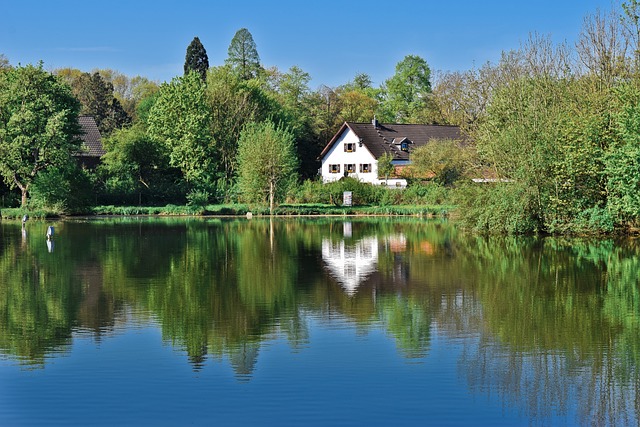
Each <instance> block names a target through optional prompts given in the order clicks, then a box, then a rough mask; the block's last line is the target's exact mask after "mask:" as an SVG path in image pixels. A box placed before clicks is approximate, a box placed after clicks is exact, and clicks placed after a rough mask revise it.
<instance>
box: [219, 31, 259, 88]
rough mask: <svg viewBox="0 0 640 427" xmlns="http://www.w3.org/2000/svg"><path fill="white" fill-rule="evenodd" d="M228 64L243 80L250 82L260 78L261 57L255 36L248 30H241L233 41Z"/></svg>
mask: <svg viewBox="0 0 640 427" xmlns="http://www.w3.org/2000/svg"><path fill="white" fill-rule="evenodd" d="M228 55H229V56H228V58H227V60H226V63H227V64H229V65H230V66H231V68H232V69H233V70H234V71H235V72H237V73H238V74H239V75H240V77H241V78H242V79H243V80H250V79H253V78H255V77H257V76H258V74H259V72H260V70H261V68H262V67H261V66H260V56H259V55H258V49H257V48H256V43H255V42H254V41H253V36H252V35H251V33H250V32H249V30H247V29H246V28H240V29H239V30H238V31H237V32H236V34H235V35H234V36H233V39H231V44H229V52H228Z"/></svg>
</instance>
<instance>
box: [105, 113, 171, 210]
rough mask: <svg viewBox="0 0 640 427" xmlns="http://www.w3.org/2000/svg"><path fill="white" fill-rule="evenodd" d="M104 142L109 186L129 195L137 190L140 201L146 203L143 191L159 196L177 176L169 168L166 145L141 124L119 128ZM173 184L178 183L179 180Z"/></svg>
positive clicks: (139, 202)
mask: <svg viewBox="0 0 640 427" xmlns="http://www.w3.org/2000/svg"><path fill="white" fill-rule="evenodd" d="M103 143H104V147H105V150H106V151H107V153H106V154H105V155H104V157H103V158H102V165H103V168H104V170H105V171H106V172H107V173H108V180H107V187H109V188H110V189H114V190H119V191H120V192H122V193H125V194H126V193H134V192H135V193H137V195H138V204H141V203H142V194H143V193H147V194H149V195H151V196H153V195H158V194H159V193H160V192H161V191H160V190H161V189H164V188H165V187H167V185H166V181H167V180H171V178H173V175H175V173H172V171H171V170H170V168H169V155H168V153H167V148H166V146H165V145H163V144H161V143H159V142H158V141H155V140H154V139H153V138H151V137H150V136H149V135H148V134H147V133H146V132H145V129H144V127H143V125H142V124H141V123H140V124H135V125H133V126H131V127H128V128H124V129H120V130H116V131H115V132H113V134H111V136H109V137H108V138H106V139H104V140H103ZM171 184H172V186H173V187H176V186H177V185H176V182H172V183H171ZM159 195H160V196H163V195H164V194H159Z"/></svg>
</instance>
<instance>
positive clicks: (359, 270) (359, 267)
mask: <svg viewBox="0 0 640 427" xmlns="http://www.w3.org/2000/svg"><path fill="white" fill-rule="evenodd" d="M322 260H323V261H324V262H325V265H326V266H327V269H328V270H329V273H330V274H331V276H332V277H333V278H334V279H335V280H336V281H337V282H338V283H340V285H341V286H342V287H343V288H344V290H345V292H346V293H347V294H348V295H353V294H355V293H356V290H357V289H358V286H359V285H360V284H361V283H362V282H364V281H365V280H366V279H367V278H368V277H369V276H370V275H371V274H373V273H375V272H376V268H377V264H378V239H377V238H375V237H365V238H363V239H361V240H358V241H357V242H355V243H347V242H345V241H344V240H340V241H335V240H334V241H332V240H331V239H324V240H322Z"/></svg>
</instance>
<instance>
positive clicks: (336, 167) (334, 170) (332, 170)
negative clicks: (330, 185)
mask: <svg viewBox="0 0 640 427" xmlns="http://www.w3.org/2000/svg"><path fill="white" fill-rule="evenodd" d="M329 173H340V165H329Z"/></svg>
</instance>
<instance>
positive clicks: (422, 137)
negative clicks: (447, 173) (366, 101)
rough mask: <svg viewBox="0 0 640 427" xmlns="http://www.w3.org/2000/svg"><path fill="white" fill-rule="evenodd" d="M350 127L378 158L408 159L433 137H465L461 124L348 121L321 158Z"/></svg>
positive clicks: (330, 142)
mask: <svg viewBox="0 0 640 427" xmlns="http://www.w3.org/2000/svg"><path fill="white" fill-rule="evenodd" d="M347 128H349V129H351V130H352V131H353V133H355V134H356V135H357V136H358V137H359V138H360V139H361V141H362V143H363V144H364V145H365V146H366V147H367V149H368V150H369V151H370V152H371V154H372V155H373V157H375V158H376V159H378V158H379V157H380V156H382V155H383V154H384V153H391V154H393V157H394V159H398V160H408V159H409V154H410V153H411V151H413V150H414V149H415V148H417V147H420V146H421V145H425V144H426V143H427V142H429V141H430V140H432V139H449V140H459V141H460V140H462V139H463V137H462V134H461V133H460V127H458V126H443V125H417V124H382V123H378V125H377V126H375V125H374V124H373V123H353V122H345V123H344V124H343V125H342V127H341V128H340V130H339V131H338V132H337V133H336V134H335V135H334V137H333V138H331V141H329V143H328V144H327V146H326V147H325V148H324V150H322V153H321V154H320V157H321V158H322V157H324V155H325V154H326V153H327V152H328V151H329V150H330V148H331V147H332V146H333V144H334V143H335V142H336V140H337V139H338V138H340V136H341V135H342V133H343V132H344V131H345V130H346V129H347ZM402 142H406V143H408V144H409V150H408V151H403V150H402V149H401V143H402Z"/></svg>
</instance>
